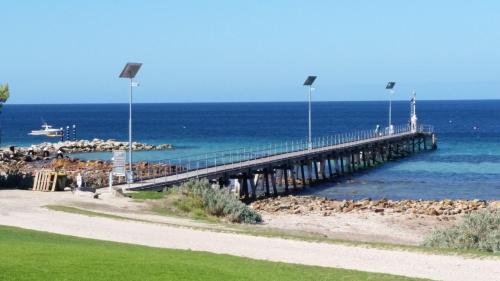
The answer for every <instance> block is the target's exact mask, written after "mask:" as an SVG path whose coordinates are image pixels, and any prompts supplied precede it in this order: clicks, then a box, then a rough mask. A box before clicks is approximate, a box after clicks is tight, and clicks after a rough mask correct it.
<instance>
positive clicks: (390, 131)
mask: <svg viewBox="0 0 500 281" xmlns="http://www.w3.org/2000/svg"><path fill="white" fill-rule="evenodd" d="M392 94H394V90H392V89H391V90H389V135H392V134H394V127H393V126H392Z"/></svg>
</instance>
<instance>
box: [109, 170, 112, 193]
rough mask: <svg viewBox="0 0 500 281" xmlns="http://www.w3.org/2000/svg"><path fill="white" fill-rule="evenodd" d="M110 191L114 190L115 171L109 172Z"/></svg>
mask: <svg viewBox="0 0 500 281" xmlns="http://www.w3.org/2000/svg"><path fill="white" fill-rule="evenodd" d="M109 191H110V192H111V191H113V172H110V173H109Z"/></svg>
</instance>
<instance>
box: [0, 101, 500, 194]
mask: <svg viewBox="0 0 500 281" xmlns="http://www.w3.org/2000/svg"><path fill="white" fill-rule="evenodd" d="M499 108H500V100H468V101H417V115H418V118H419V119H418V121H419V123H420V124H428V125H433V126H434V128H435V131H436V133H437V137H438V150H437V151H434V152H429V153H422V154H419V155H416V156H413V157H411V158H406V159H402V160H400V161H394V162H390V163H387V164H385V165H383V166H380V167H378V168H374V169H370V170H368V171H364V172H362V173H359V174H356V175H354V176H353V177H352V178H351V179H349V180H345V181H342V182H340V183H325V184H322V185H320V186H318V187H315V188H314V189H309V190H308V191H307V194H314V195H318V196H326V197H329V198H337V199H360V198H366V197H370V198H374V199H375V198H383V197H385V198H390V199H403V198H411V199H443V198H451V199H455V198H457V199H458V198H463V199H465V198H468V199H471V198H477V199H500V122H499V121H500V111H499V110H498V109H499ZM312 112H313V120H312V122H313V130H312V131H313V136H328V135H331V134H335V133H345V132H350V131H354V130H368V129H374V128H375V126H376V125H377V124H380V125H381V126H382V127H384V126H386V124H387V122H388V121H387V115H388V103H387V102H382V101H374V102H314V103H313V104H312ZM408 118H409V102H407V101H395V102H393V124H395V125H397V124H406V123H407V122H408ZM1 120H2V146H5V145H18V146H29V145H31V144H32V143H39V142H43V141H58V138H44V137H34V136H29V135H28V132H30V131H31V130H33V129H38V128H39V127H40V126H41V124H42V122H47V123H49V124H51V125H53V126H54V127H66V126H68V125H69V126H72V125H73V124H76V126H77V138H78V139H93V138H101V139H116V140H122V141H126V140H127V138H128V104H60V105H11V104H6V105H5V106H4V110H3V113H2V114H1ZM306 137H307V103H305V102H265V103H264V102H262V103H173V104H134V106H133V139H134V141H138V142H145V143H151V144H161V143H170V144H173V145H174V149H172V150H168V151H153V152H136V153H134V155H135V156H134V160H136V161H140V160H163V159H171V158H177V157H182V156H188V155H196V154H202V153H206V152H213V151H218V150H225V149H231V148H241V147H253V146H258V145H268V144H274V143H281V142H286V141H291V140H298V139H305V138H306ZM77 156H78V157H80V158H84V159H109V158H110V157H111V154H110V153H89V154H80V155H77Z"/></svg>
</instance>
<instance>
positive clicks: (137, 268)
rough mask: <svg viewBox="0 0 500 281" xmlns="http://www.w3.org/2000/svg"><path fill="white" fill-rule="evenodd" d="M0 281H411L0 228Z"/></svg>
mask: <svg viewBox="0 0 500 281" xmlns="http://www.w3.org/2000/svg"><path fill="white" fill-rule="evenodd" d="M0 252H1V253H2V254H1V255H0V280H5V281H8V280H97V281H98V280H259V281H265V280H277V281H279V280H287V281H292V280H417V279H412V278H405V277H401V276H394V275H387V274H378V273H368V272H361V271H354V270H345V269H335V268H323V267H315V266H304V265H296V264H286V263H278V262H268V261H259V260H252V259H248V258H240V257H234V256H229V255H218V254H211V253H205V252H193V251H184V250H171V249H159V248H150V247H144V246H137V245H129V244H122V243H114V242H105V241H98V240H91V239H82V238H75V237H71V236H64V235H57V234H49V233H45V232H38V231H32V230H24V229H19V228H13V227H5V226H0Z"/></svg>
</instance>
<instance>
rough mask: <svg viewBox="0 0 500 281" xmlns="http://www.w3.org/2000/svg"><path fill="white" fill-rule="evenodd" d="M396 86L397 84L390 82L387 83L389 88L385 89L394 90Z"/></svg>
mask: <svg viewBox="0 0 500 281" xmlns="http://www.w3.org/2000/svg"><path fill="white" fill-rule="evenodd" d="M395 85H396V82H389V83H387V86H385V88H386V89H387V90H392V88H394V86H395Z"/></svg>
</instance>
